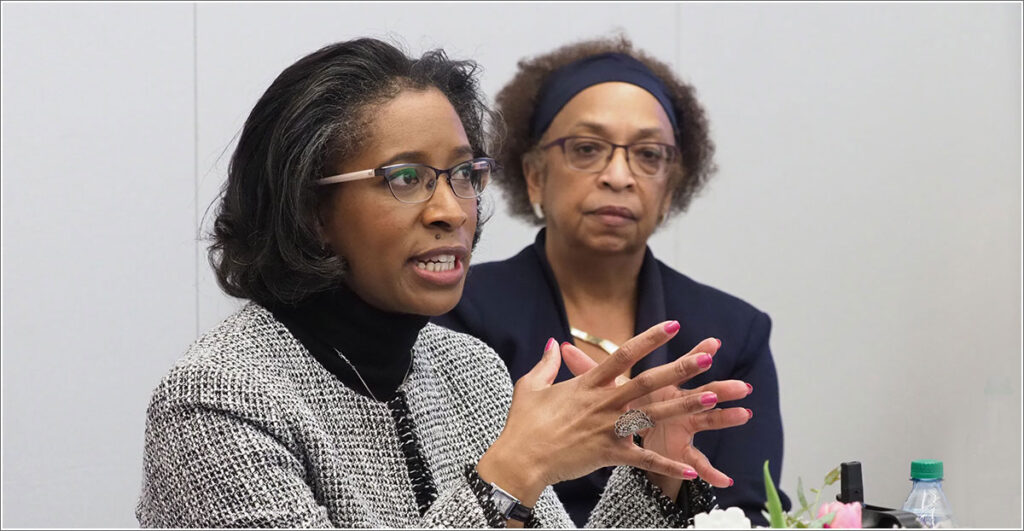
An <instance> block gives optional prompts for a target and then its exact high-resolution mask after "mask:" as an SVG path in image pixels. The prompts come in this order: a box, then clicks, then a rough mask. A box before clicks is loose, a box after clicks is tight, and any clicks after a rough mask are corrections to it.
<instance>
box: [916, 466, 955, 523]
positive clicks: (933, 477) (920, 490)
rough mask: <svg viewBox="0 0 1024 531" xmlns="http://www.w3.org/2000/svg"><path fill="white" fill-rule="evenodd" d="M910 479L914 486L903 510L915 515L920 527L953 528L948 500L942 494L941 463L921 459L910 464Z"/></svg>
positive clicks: (951, 512)
mask: <svg viewBox="0 0 1024 531" xmlns="http://www.w3.org/2000/svg"><path fill="white" fill-rule="evenodd" d="M910 479H911V481H913V482H914V486H913V488H912V489H911V490H910V496H907V501H906V503H904V504H903V510H904V511H910V512H912V513H914V514H915V515H917V520H918V521H919V522H921V526H922V527H929V528H940V527H955V526H954V524H953V511H952V509H950V507H949V500H947V499H946V494H945V493H943V492H942V461H936V460H934V459H921V460H918V461H913V462H911V463H910Z"/></svg>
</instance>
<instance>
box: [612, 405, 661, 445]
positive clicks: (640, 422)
mask: <svg viewBox="0 0 1024 531" xmlns="http://www.w3.org/2000/svg"><path fill="white" fill-rule="evenodd" d="M653 427H654V421H653V420H651V417H648V416H647V413H644V412H643V411H641V410H639V409H631V410H629V411H627V412H625V413H623V414H622V415H619V418H618V420H616V421H615V435H618V436H619V437H621V438H626V437H631V436H632V435H633V434H634V433H636V432H638V431H641V430H646V429H647V428H653Z"/></svg>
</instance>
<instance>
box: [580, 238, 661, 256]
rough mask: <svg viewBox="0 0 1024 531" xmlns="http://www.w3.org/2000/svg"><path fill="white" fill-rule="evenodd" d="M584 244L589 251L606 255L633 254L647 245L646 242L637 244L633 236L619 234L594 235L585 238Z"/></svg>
mask: <svg viewBox="0 0 1024 531" xmlns="http://www.w3.org/2000/svg"><path fill="white" fill-rule="evenodd" d="M585 242H586V245H587V247H589V248H590V250H592V251H594V252H597V253H607V254H620V253H633V252H636V250H637V249H642V248H643V247H644V246H645V245H646V244H647V242H646V241H639V242H638V241H637V238H635V237H633V236H624V235H620V234H600V235H594V236H591V237H589V238H587V239H586V240H585Z"/></svg>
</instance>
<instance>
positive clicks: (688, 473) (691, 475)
mask: <svg viewBox="0 0 1024 531" xmlns="http://www.w3.org/2000/svg"><path fill="white" fill-rule="evenodd" d="M683 478H685V479H697V471H696V470H693V469H692V468H688V469H686V470H684V471H683Z"/></svg>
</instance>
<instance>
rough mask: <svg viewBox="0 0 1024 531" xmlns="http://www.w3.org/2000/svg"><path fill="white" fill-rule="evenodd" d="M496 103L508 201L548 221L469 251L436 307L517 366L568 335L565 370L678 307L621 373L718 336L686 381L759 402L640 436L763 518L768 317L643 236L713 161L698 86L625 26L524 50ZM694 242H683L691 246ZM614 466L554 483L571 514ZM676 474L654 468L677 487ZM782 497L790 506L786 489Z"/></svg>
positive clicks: (591, 501) (772, 395)
mask: <svg viewBox="0 0 1024 531" xmlns="http://www.w3.org/2000/svg"><path fill="white" fill-rule="evenodd" d="M497 104H498V107H499V111H500V112H501V114H502V115H503V117H504V119H505V121H506V124H507V132H506V136H505V138H504V139H503V145H502V146H501V147H500V149H499V151H498V153H497V155H498V159H499V162H500V163H502V164H503V165H504V166H505V167H506V171H505V172H504V173H503V174H502V175H500V176H498V177H497V182H498V184H499V185H500V186H501V187H502V190H503V192H504V195H505V198H506V199H507V202H508V206H509V209H510V210H511V212H512V213H513V214H515V215H517V216H519V217H521V218H523V219H525V220H528V221H530V222H532V223H534V224H536V225H540V226H542V227H543V228H542V229H541V230H540V232H539V233H538V234H537V237H536V241H535V242H534V244H533V245H530V246H528V247H526V248H525V249H524V250H523V251H522V252H520V253H519V254H517V255H516V256H514V257H512V258H510V259H508V260H505V261H503V262H496V263H490V264H483V265H478V266H475V267H474V268H473V269H472V271H471V273H470V275H469V278H468V280H467V282H466V291H465V294H464V296H463V299H462V302H461V303H460V304H459V306H458V307H456V309H455V310H453V311H452V312H451V313H449V314H447V315H445V316H443V317H441V318H440V319H438V320H437V321H438V322H439V323H440V324H443V325H445V326H448V327H451V328H453V329H455V330H459V331H464V332H468V333H470V334H472V335H475V336H476V337H479V338H480V339H482V340H484V341H485V342H486V343H487V344H489V345H491V346H492V347H493V348H494V349H495V350H496V351H497V352H498V354H499V355H500V356H501V357H502V359H503V360H504V361H505V362H506V364H507V365H508V368H509V371H510V373H511V374H512V377H513V378H516V377H518V376H519V375H521V374H524V373H526V371H528V370H529V369H530V367H532V366H533V364H534V363H536V361H537V353H536V351H535V349H534V348H533V345H535V344H536V343H537V342H538V341H540V340H542V338H546V337H549V336H550V337H555V338H557V339H558V340H559V341H572V342H574V343H575V344H576V346H578V347H579V348H580V349H582V350H583V352H586V354H587V358H585V359H584V361H586V362H587V363H582V364H579V365H576V364H567V366H566V367H563V368H562V369H561V372H560V373H559V375H558V380H559V381H563V380H568V379H570V378H572V376H573V374H572V373H577V374H578V373H580V372H583V371H586V370H587V369H588V366H589V365H590V364H593V363H600V362H601V361H603V360H605V359H607V358H609V356H610V355H611V354H612V353H613V352H615V351H616V349H617V348H618V347H619V345H621V344H622V342H623V341H625V340H627V339H628V338H630V337H632V336H633V335H634V334H635V333H636V332H638V331H641V330H644V329H646V328H647V327H649V326H651V325H652V324H654V323H657V322H659V321H662V320H664V319H678V320H679V322H680V323H681V325H682V329H681V331H680V333H679V335H677V336H676V337H675V338H674V339H673V340H672V341H670V342H669V343H668V344H666V345H664V346H662V347H659V348H658V349H656V350H655V351H654V352H653V353H652V354H650V355H649V356H647V357H646V358H645V359H644V360H643V361H641V362H640V363H639V364H638V365H637V366H636V367H635V369H634V371H633V372H632V373H630V374H627V373H624V374H623V375H622V376H623V377H628V376H630V375H631V374H634V375H635V374H636V373H637V372H640V371H642V370H644V369H646V368H649V367H655V366H658V365H661V364H663V363H668V362H671V361H672V360H674V359H676V358H677V357H678V356H679V355H680V354H681V353H685V352H687V351H688V350H689V349H690V345H692V344H694V343H698V342H700V341H701V340H702V339H703V338H705V337H707V336H713V337H714V338H716V340H714V341H713V344H712V345H703V346H702V348H704V349H709V350H714V349H717V353H716V354H715V365H714V367H712V368H711V369H710V370H709V371H708V372H706V373H704V374H702V375H701V376H699V377H697V378H695V379H693V380H691V382H689V384H688V385H687V386H686V387H687V388H690V389H695V391H693V392H700V391H702V390H703V387H702V386H703V385H706V384H708V383H709V382H711V381H714V380H725V379H733V378H735V379H741V380H744V381H746V382H750V383H751V384H752V386H751V388H750V393H751V394H750V396H749V397H746V398H744V399H743V400H741V401H740V402H739V403H740V404H741V405H742V406H744V407H747V408H750V409H751V410H753V411H754V416H753V418H752V420H751V421H750V422H749V423H747V424H746V425H745V426H743V427H741V428H738V429H735V430H728V431H723V432H717V431H716V432H706V433H700V434H698V435H697V436H696V438H695V440H694V446H695V447H696V448H693V447H686V448H679V447H671V446H670V445H668V444H667V443H666V439H665V438H666V437H669V438H670V437H671V436H672V433H671V432H670V431H667V430H669V429H670V428H671V424H668V423H665V424H664V425H662V426H661V427H659V428H656V429H655V432H654V433H653V434H651V435H650V436H649V437H646V438H644V440H643V444H644V446H645V447H648V448H652V449H655V450H657V451H658V452H661V453H663V454H665V455H669V456H673V457H674V458H681V459H684V460H686V461H687V462H691V463H692V462H702V461H706V460H710V462H711V463H713V464H714V465H715V466H716V467H717V468H718V469H720V470H721V471H722V472H723V473H725V474H727V475H728V476H729V477H730V478H731V479H732V480H733V481H734V483H733V484H732V485H717V484H716V485H715V486H716V487H728V488H717V489H716V494H717V496H718V503H719V505H721V506H723V507H726V506H739V507H741V508H742V509H743V510H744V511H745V512H746V513H747V515H748V517H749V518H750V519H751V520H752V521H753V522H755V523H756V522H760V523H762V524H764V523H765V522H764V518H763V517H762V515H761V510H762V509H763V507H764V498H765V494H764V492H765V491H764V481H763V477H762V472H761V471H762V465H763V463H764V461H765V460H766V459H768V460H770V465H771V471H772V475H773V477H774V480H775V482H776V484H778V481H779V472H780V469H781V465H782V423H781V420H780V415H779V398H778V383H777V379H776V374H775V366H774V363H773V361H772V354H771V351H770V349H769V346H768V338H769V332H770V328H771V321H770V320H769V318H768V316H767V315H766V314H764V313H762V312H760V311H758V310H757V309H756V308H754V307H752V306H751V305H749V304H747V303H746V302H744V301H742V300H740V299H738V298H736V297H733V296H731V295H729V294H726V293H723V292H721V291H718V290H716V289H714V288H711V287H708V286H705V285H702V284H700V283H697V282H695V281H693V280H691V279H690V278H689V277H687V276H685V275H683V274H681V273H679V272H677V271H675V270H673V269H672V268H670V267H668V266H667V265H665V264H664V263H662V262H660V261H659V260H657V259H655V258H654V256H653V255H652V254H651V250H650V249H649V248H648V247H647V240H648V238H649V237H650V236H651V234H652V233H653V232H654V231H655V230H656V229H657V228H658V226H660V225H661V224H662V223H663V222H664V221H665V220H666V219H667V218H669V217H670V216H671V215H673V214H675V213H678V212H682V211H684V210H685V209H686V207H687V205H688V204H689V202H690V199H691V198H692V197H693V195H694V194H695V193H696V192H697V191H698V190H699V189H700V188H701V186H702V185H703V184H704V183H705V182H706V181H707V180H708V177H709V176H710V174H711V173H712V171H713V164H712V160H711V159H712V153H713V151H714V149H713V145H712V142H711V139H710V138H709V136H708V125H707V120H706V118H705V115H704V110H703V109H702V107H701V105H700V103H699V102H698V101H697V99H696V97H695V94H694V90H693V88H692V87H690V86H689V85H686V84H684V83H682V82H680V81H679V80H678V79H676V77H675V76H674V74H673V73H672V72H671V70H670V69H669V68H668V67H667V66H666V65H664V64H663V63H660V62H658V61H657V60H654V59H652V58H650V57H648V56H647V55H645V54H644V53H642V52H639V51H635V50H633V48H632V46H631V44H630V43H629V42H628V41H626V40H625V39H618V40H607V41H605V40H599V41H589V42H582V43H578V44H574V45H570V46H566V47H564V48H561V49H558V50H555V51H554V52H551V53H548V54H545V55H541V56H539V57H535V58H532V59H529V60H524V61H522V62H520V64H519V72H518V73H517V74H516V76H515V77H514V78H513V79H512V81H511V82H509V83H508V85H506V86H505V87H504V88H503V89H502V90H501V92H500V93H499V94H498V97H497ZM701 253H702V251H701V250H699V249H694V250H693V252H692V253H690V256H692V257H693V259H695V260H699V259H700V255H701ZM664 393H665V394H666V396H675V395H676V394H678V395H679V396H684V395H686V394H687V393H686V392H684V391H678V390H674V389H673V390H666V391H664ZM702 453H703V455H702ZM608 477H609V471H608V470H599V471H596V472H594V473H593V474H590V475H588V476H586V477H583V478H580V479H578V480H576V481H570V482H566V483H562V484H559V485H556V486H555V490H556V491H557V492H558V494H559V497H560V498H561V500H562V501H563V503H565V504H566V507H567V508H568V509H569V512H570V514H571V515H572V516H573V519H574V520H575V521H576V522H577V523H582V522H584V521H586V518H587V516H588V514H589V513H590V511H591V509H592V508H593V507H594V505H595V503H596V502H597V500H598V497H599V494H600V493H601V491H602V489H603V488H604V486H605V483H606V482H607V479H608ZM679 485H680V483H679V482H678V481H675V480H671V479H669V478H664V480H663V481H660V482H659V486H660V487H661V488H662V489H663V490H665V491H666V492H670V493H672V494H675V493H676V492H679ZM684 485H685V484H684ZM684 492H685V491H684ZM783 501H784V504H785V505H787V506H788V504H789V501H788V499H786V497H785V496H784V495H783Z"/></svg>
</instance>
